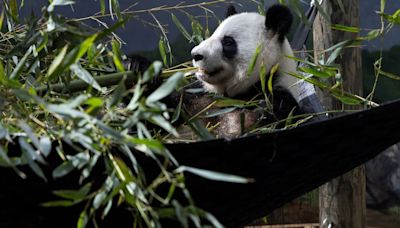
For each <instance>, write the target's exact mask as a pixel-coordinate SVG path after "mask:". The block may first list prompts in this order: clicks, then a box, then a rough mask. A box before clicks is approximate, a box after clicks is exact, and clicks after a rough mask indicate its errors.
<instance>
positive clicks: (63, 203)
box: [41, 200, 77, 207]
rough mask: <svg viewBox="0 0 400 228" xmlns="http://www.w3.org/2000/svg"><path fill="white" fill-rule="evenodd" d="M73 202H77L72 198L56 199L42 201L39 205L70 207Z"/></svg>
mask: <svg viewBox="0 0 400 228" xmlns="http://www.w3.org/2000/svg"><path fill="white" fill-rule="evenodd" d="M75 204H77V202H75V201H72V200H56V201H50V202H46V203H42V204H41V206H43V207H70V206H73V205H75Z"/></svg>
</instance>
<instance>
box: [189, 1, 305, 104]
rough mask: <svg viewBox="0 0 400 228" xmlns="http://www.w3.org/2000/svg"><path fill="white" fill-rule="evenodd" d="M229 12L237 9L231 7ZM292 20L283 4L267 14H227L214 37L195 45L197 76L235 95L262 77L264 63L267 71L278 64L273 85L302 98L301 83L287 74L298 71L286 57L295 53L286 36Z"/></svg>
mask: <svg viewBox="0 0 400 228" xmlns="http://www.w3.org/2000/svg"><path fill="white" fill-rule="evenodd" d="M231 7H232V6H231ZM228 12H230V14H232V12H233V13H234V12H236V10H234V9H232V8H230V10H228ZM291 23H292V14H291V12H290V11H289V9H288V8H286V7H285V6H283V5H273V6H271V7H270V8H269V9H268V10H267V13H266V16H265V17H264V16H262V15H260V14H258V13H239V14H233V15H228V17H227V18H226V19H225V20H224V21H223V22H222V23H221V24H220V25H219V26H218V28H217V29H216V30H215V32H214V33H213V34H212V36H211V37H209V38H208V39H206V40H205V41H203V42H201V43H200V44H199V45H198V46H196V47H194V48H193V50H192V52H191V54H192V56H193V65H194V66H195V67H198V69H199V70H198V71H197V72H196V77H197V78H198V79H199V80H201V81H202V83H203V86H204V88H205V89H206V90H207V91H209V92H213V93H217V94H224V95H226V96H228V97H236V96H237V95H240V94H244V93H246V92H248V91H249V90H251V89H253V88H252V87H253V85H255V84H256V83H258V82H259V81H260V76H259V74H260V66H261V64H264V66H265V68H266V70H267V72H269V71H270V70H271V68H272V67H273V66H275V65H276V64H279V70H278V74H279V76H278V77H277V78H276V80H275V81H274V88H281V89H285V90H287V91H288V92H289V93H290V94H291V95H292V96H293V98H294V99H295V100H296V102H299V101H300V100H299V99H300V97H301V92H302V91H301V88H300V85H301V83H298V79H296V78H295V77H293V76H290V75H288V72H295V71H296V62H295V61H294V60H293V59H290V58H288V57H287V56H293V51H292V48H291V47H290V44H289V42H288V40H287V39H286V37H285V35H286V34H287V32H288V31H289V29H290V26H291ZM258 46H261V52H260V54H259V56H258V58H257V63H256V65H255V68H254V70H253V71H252V73H251V75H247V71H248V68H249V64H250V62H251V60H252V58H253V56H254V54H255V52H256V49H257V47H258Z"/></svg>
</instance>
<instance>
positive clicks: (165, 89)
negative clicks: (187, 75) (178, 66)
mask: <svg viewBox="0 0 400 228" xmlns="http://www.w3.org/2000/svg"><path fill="white" fill-rule="evenodd" d="M182 78H183V74H182V73H181V72H177V73H175V74H174V75H172V76H171V77H169V78H168V79H167V81H165V82H164V83H163V84H162V85H161V86H160V87H158V88H157V89H156V90H155V91H154V92H153V93H151V94H150V95H149V96H148V97H147V99H146V104H151V103H153V102H156V101H159V100H161V99H163V98H165V97H166V96H168V95H169V94H170V93H172V91H174V89H175V88H176V87H177V86H178V83H179V82H180V81H181V80H182Z"/></svg>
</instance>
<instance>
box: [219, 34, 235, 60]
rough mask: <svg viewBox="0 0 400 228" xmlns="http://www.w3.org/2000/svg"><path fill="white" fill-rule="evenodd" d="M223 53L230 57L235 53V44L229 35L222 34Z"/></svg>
mask: <svg viewBox="0 0 400 228" xmlns="http://www.w3.org/2000/svg"><path fill="white" fill-rule="evenodd" d="M221 43H222V48H223V50H222V51H223V54H224V56H225V57H226V58H228V59H232V58H233V57H235V55H236V54H237V44H236V41H235V39H233V37H231V36H224V38H222V40H221Z"/></svg>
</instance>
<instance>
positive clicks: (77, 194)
mask: <svg viewBox="0 0 400 228" xmlns="http://www.w3.org/2000/svg"><path fill="white" fill-rule="evenodd" d="M91 187H92V184H91V183H87V184H85V185H84V186H83V187H82V188H80V189H79V190H56V191H53V194H54V195H56V196H59V197H62V198H65V199H68V200H72V201H82V200H83V198H85V197H86V196H87V194H88V193H89V191H90V188H91Z"/></svg>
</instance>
